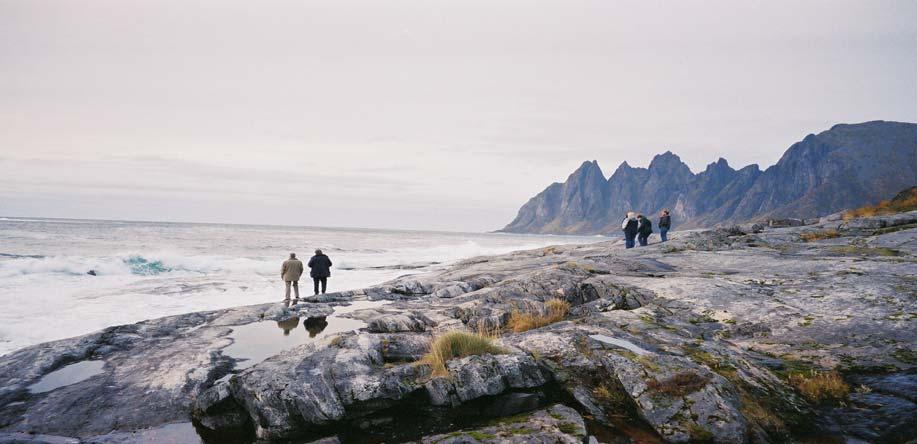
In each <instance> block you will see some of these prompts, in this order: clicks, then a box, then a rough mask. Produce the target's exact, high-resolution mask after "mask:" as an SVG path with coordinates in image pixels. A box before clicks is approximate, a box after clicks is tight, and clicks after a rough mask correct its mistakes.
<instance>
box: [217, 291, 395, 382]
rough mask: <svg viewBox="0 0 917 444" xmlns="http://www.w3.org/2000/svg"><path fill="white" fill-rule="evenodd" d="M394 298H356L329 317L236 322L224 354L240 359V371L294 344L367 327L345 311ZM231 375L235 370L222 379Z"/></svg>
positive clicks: (352, 310)
mask: <svg viewBox="0 0 917 444" xmlns="http://www.w3.org/2000/svg"><path fill="white" fill-rule="evenodd" d="M390 302H391V301H354V302H352V303H351V304H350V305H347V306H340V307H334V313H332V314H331V315H329V316H327V317H317V318H306V319H305V320H302V319H301V318H290V319H288V320H285V321H261V322H254V323H251V324H245V325H237V326H233V327H231V328H232V333H230V334H229V338H230V339H232V340H233V343H232V344H231V345H229V346H227V347H226V348H224V349H223V355H225V356H229V357H232V358H234V359H236V360H237V361H236V365H235V368H234V369H233V371H234V372H238V371H239V370H244V369H246V368H249V367H251V366H253V365H255V364H258V363H259V362H261V361H264V360H265V359H267V358H270V357H271V356H274V355H276V354H278V353H280V352H282V351H284V350H287V349H289V348H292V347H294V346H297V345H300V344H305V343H309V342H314V341H316V340H319V339H321V338H324V337H327V336H331V335H334V334H337V333H343V332H349V331H353V330H358V329H361V328H363V327H366V323H365V322H363V321H361V320H358V319H350V318H346V317H341V315H343V314H346V313H352V312H354V311H357V310H363V309H367V308H378V307H381V306H383V305H385V304H388V303H390ZM230 377H232V375H231V374H230V375H226V376H224V377H223V378H220V379H219V380H218V381H223V380H227V379H229V378H230Z"/></svg>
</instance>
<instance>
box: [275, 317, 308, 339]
mask: <svg viewBox="0 0 917 444" xmlns="http://www.w3.org/2000/svg"><path fill="white" fill-rule="evenodd" d="M306 322H308V321H306ZM277 327H278V328H280V329H282V330H283V335H284V336H289V335H290V332H291V331H293V330H295V329H296V327H299V318H297V317H292V318H290V319H287V320H284V321H277Z"/></svg>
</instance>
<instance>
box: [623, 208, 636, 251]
mask: <svg viewBox="0 0 917 444" xmlns="http://www.w3.org/2000/svg"><path fill="white" fill-rule="evenodd" d="M637 225H638V224H637V218H636V214H635V213H634V212H633V211H628V212H627V215H626V216H624V220H623V221H622V222H621V230H623V231H624V248H634V239H635V238H636V237H637Z"/></svg>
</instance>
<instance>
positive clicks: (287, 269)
mask: <svg viewBox="0 0 917 444" xmlns="http://www.w3.org/2000/svg"><path fill="white" fill-rule="evenodd" d="M302 270H303V268H302V262H301V261H300V260H299V259H296V253H290V258H289V259H287V260H285V261H283V265H282V266H281V267H280V278H281V279H283V281H284V282H285V283H286V284H287V294H286V297H284V298H283V300H284V301H289V300H290V286H291V285H292V286H293V289H294V290H296V299H299V277H300V276H302Z"/></svg>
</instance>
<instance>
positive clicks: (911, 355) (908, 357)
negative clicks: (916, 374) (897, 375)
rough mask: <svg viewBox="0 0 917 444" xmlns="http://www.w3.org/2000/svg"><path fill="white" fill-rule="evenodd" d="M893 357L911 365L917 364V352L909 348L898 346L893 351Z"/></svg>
mask: <svg viewBox="0 0 917 444" xmlns="http://www.w3.org/2000/svg"><path fill="white" fill-rule="evenodd" d="M892 357H893V358H895V359H897V360H899V361H901V362H903V363H905V364H911V365H917V352H915V351H914V350H911V349H909V348H898V349H895V351H893V352H892Z"/></svg>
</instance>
